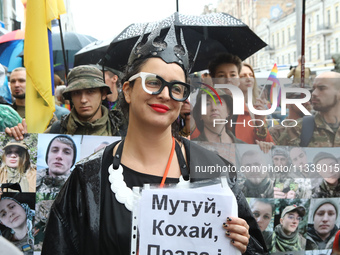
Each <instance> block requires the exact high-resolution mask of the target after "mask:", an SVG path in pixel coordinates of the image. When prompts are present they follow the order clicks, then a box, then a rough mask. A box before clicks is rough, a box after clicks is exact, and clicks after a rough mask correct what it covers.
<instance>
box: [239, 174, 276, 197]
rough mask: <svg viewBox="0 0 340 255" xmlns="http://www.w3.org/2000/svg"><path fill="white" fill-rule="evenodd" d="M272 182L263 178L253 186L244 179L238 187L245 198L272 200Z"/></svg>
mask: <svg viewBox="0 0 340 255" xmlns="http://www.w3.org/2000/svg"><path fill="white" fill-rule="evenodd" d="M273 184H274V182H273V180H271V179H269V178H264V179H263V180H262V182H261V183H259V184H254V183H252V182H251V181H250V180H249V179H246V180H245V181H244V182H243V184H242V183H240V184H239V185H240V187H241V189H242V192H243V194H244V196H245V197H256V198H273V197H274V185H273Z"/></svg>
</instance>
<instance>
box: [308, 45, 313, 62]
mask: <svg viewBox="0 0 340 255" xmlns="http://www.w3.org/2000/svg"><path fill="white" fill-rule="evenodd" d="M308 61H312V47H308Z"/></svg>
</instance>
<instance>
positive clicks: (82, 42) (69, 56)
mask: <svg viewBox="0 0 340 255" xmlns="http://www.w3.org/2000/svg"><path fill="white" fill-rule="evenodd" d="M63 40H64V47H65V56H66V63H67V66H68V67H69V68H72V67H73V65H74V55H75V54H76V53H77V52H78V51H79V50H80V49H82V48H84V47H85V46H86V45H88V44H90V43H92V42H94V41H96V39H95V38H93V37H92V36H89V35H83V34H78V33H74V32H64V33H63ZM52 45H53V65H54V70H55V71H56V72H58V71H64V70H65V67H64V58H63V50H62V45H61V40H60V33H53V34H52Z"/></svg>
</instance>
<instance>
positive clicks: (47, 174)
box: [34, 135, 77, 251]
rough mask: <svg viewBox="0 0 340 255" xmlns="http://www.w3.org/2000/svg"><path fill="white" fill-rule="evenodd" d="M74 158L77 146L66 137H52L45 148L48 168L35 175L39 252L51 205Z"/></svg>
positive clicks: (67, 174)
mask: <svg viewBox="0 0 340 255" xmlns="http://www.w3.org/2000/svg"><path fill="white" fill-rule="evenodd" d="M43 136H44V137H45V136H46V135H43ZM43 136H40V137H43ZM76 157H77V146H76V144H75V142H74V141H73V139H72V138H71V137H69V136H67V135H57V136H55V137H53V138H52V139H51V141H50V142H49V144H48V146H47V150H46V155H45V161H46V164H47V166H48V168H45V169H42V170H38V174H37V204H36V224H35V230H36V235H35V237H34V238H35V247H34V249H35V250H38V251H39V250H41V247H42V243H43V240H44V231H45V227H46V223H47V219H48V215H49V212H50V209H51V206H52V203H53V201H54V199H55V198H56V196H57V195H58V193H59V191H60V189H61V187H62V186H63V185H64V183H65V182H66V180H67V178H68V177H69V176H70V174H71V168H72V167H73V165H74V163H75V162H76ZM38 200H39V201H38Z"/></svg>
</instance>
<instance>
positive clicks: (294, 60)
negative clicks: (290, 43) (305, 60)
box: [293, 51, 297, 61]
mask: <svg viewBox="0 0 340 255" xmlns="http://www.w3.org/2000/svg"><path fill="white" fill-rule="evenodd" d="M296 59H297V58H296V51H294V60H293V61H295V60H296Z"/></svg>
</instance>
